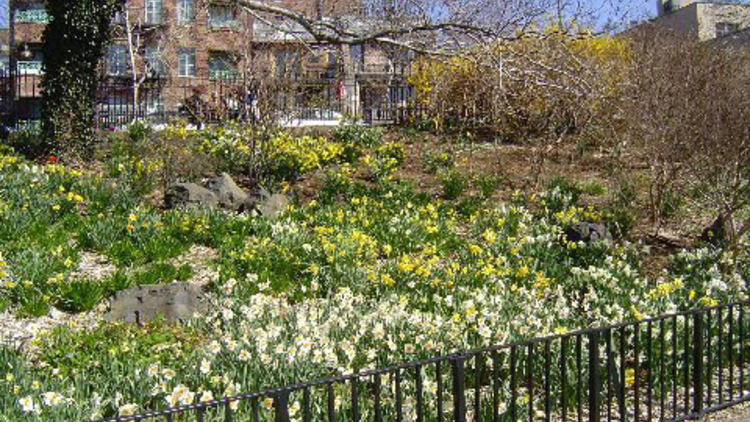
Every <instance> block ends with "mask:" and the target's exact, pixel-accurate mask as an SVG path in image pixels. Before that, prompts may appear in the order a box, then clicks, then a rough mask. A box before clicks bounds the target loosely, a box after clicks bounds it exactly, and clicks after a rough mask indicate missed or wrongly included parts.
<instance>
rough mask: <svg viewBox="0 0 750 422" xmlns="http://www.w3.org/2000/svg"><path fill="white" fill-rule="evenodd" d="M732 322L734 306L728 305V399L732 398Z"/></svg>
mask: <svg viewBox="0 0 750 422" xmlns="http://www.w3.org/2000/svg"><path fill="white" fill-rule="evenodd" d="M733 322H734V307H732V305H729V308H728V309H727V325H728V327H727V366H728V369H729V377H728V378H727V384H728V387H729V401H732V400H733V399H734V345H733V344H732V343H733V342H734V330H733V328H732V326H733V325H734V324H733Z"/></svg>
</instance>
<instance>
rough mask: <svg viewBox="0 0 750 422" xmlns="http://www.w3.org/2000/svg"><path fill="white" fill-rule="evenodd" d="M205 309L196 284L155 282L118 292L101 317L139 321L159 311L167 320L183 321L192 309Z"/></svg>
mask: <svg viewBox="0 0 750 422" xmlns="http://www.w3.org/2000/svg"><path fill="white" fill-rule="evenodd" d="M205 311H206V300H205V296H204V294H203V292H202V291H201V288H200V287H199V286H196V285H193V284H185V283H173V284H157V285H145V286H140V287H134V288H131V289H127V290H122V291H120V292H118V293H117V295H116V296H115V298H114V299H113V300H112V302H111V303H110V311H109V313H107V314H106V315H105V316H104V319H105V320H107V321H125V322H134V323H136V322H137V323H139V324H140V323H145V322H148V321H151V320H152V319H154V318H155V317H156V316H157V315H161V316H163V317H164V318H165V319H167V320H168V321H185V320H188V319H190V318H192V317H193V316H194V315H195V314H196V313H203V312H205Z"/></svg>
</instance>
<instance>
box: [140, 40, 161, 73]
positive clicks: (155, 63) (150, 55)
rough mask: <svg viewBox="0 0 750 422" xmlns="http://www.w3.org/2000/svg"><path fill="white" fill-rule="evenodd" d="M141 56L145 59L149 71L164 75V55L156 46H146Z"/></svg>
mask: <svg viewBox="0 0 750 422" xmlns="http://www.w3.org/2000/svg"><path fill="white" fill-rule="evenodd" d="M143 58H144V59H145V62H146V63H145V64H146V66H147V69H148V71H149V73H151V74H152V75H158V76H165V73H166V68H165V66H164V55H163V54H162V52H161V50H159V48H158V47H152V46H147V47H146V50H145V52H144V55H143Z"/></svg>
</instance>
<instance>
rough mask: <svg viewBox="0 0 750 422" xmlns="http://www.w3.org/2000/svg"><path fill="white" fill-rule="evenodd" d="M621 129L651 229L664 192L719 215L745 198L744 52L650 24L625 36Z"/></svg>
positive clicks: (749, 75) (748, 143) (748, 171)
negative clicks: (642, 170)
mask: <svg viewBox="0 0 750 422" xmlns="http://www.w3.org/2000/svg"><path fill="white" fill-rule="evenodd" d="M632 39H633V41H632V48H633V64H632V66H631V68H630V70H629V79H628V86H627V88H626V90H625V92H626V98H625V101H624V117H625V119H624V120H625V121H626V122H627V131H626V133H625V135H626V136H627V139H628V140H629V141H630V142H631V143H632V145H631V150H632V151H634V152H635V153H636V154H637V156H638V157H639V158H640V159H642V160H644V161H646V162H647V163H648V167H649V170H650V176H651V180H650V190H649V202H650V204H649V205H650V212H651V220H652V222H653V226H654V229H655V231H657V232H658V230H659V228H660V226H661V223H662V218H661V213H660V210H661V208H662V205H663V203H664V201H665V197H666V196H667V195H668V194H672V195H680V196H681V198H684V199H685V200H687V201H690V202H692V203H694V204H695V205H697V206H698V207H699V208H698V209H703V210H707V211H709V212H711V213H713V214H714V215H717V216H721V217H722V218H723V219H724V220H725V221H727V222H729V226H730V227H732V228H736V229H737V230H736V231H735V230H731V233H728V237H729V238H728V239H727V241H728V243H729V244H734V243H735V242H736V239H737V235H739V234H741V233H742V232H746V231H747V230H748V229H750V221H746V222H744V224H739V225H738V224H737V222H736V221H735V217H736V216H738V215H741V214H742V212H744V211H745V210H747V207H748V205H750V89H749V88H748V87H750V57H749V55H748V53H747V52H746V51H745V52H743V51H739V50H728V49H719V48H716V46H714V45H712V44H705V43H698V42H696V41H691V40H688V39H685V38H679V37H676V36H673V35H671V34H669V33H664V32H659V31H657V30H656V29H654V28H645V29H642V30H641V31H639V32H638V33H636V34H633V37H632Z"/></svg>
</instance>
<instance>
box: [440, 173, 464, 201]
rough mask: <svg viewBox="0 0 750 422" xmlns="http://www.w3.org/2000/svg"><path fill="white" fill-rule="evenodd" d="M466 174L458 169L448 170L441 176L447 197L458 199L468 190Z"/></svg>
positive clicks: (444, 194)
mask: <svg viewBox="0 0 750 422" xmlns="http://www.w3.org/2000/svg"><path fill="white" fill-rule="evenodd" d="M466 179H467V178H466V176H464V175H463V174H461V172H459V171H457V170H448V171H446V172H444V173H443V174H442V175H441V176H440V184H441V185H442V187H443V196H444V197H445V199H448V200H454V199H457V198H458V197H459V196H461V194H462V193H463V192H464V190H466V187H467V185H468V182H467V180H466Z"/></svg>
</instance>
